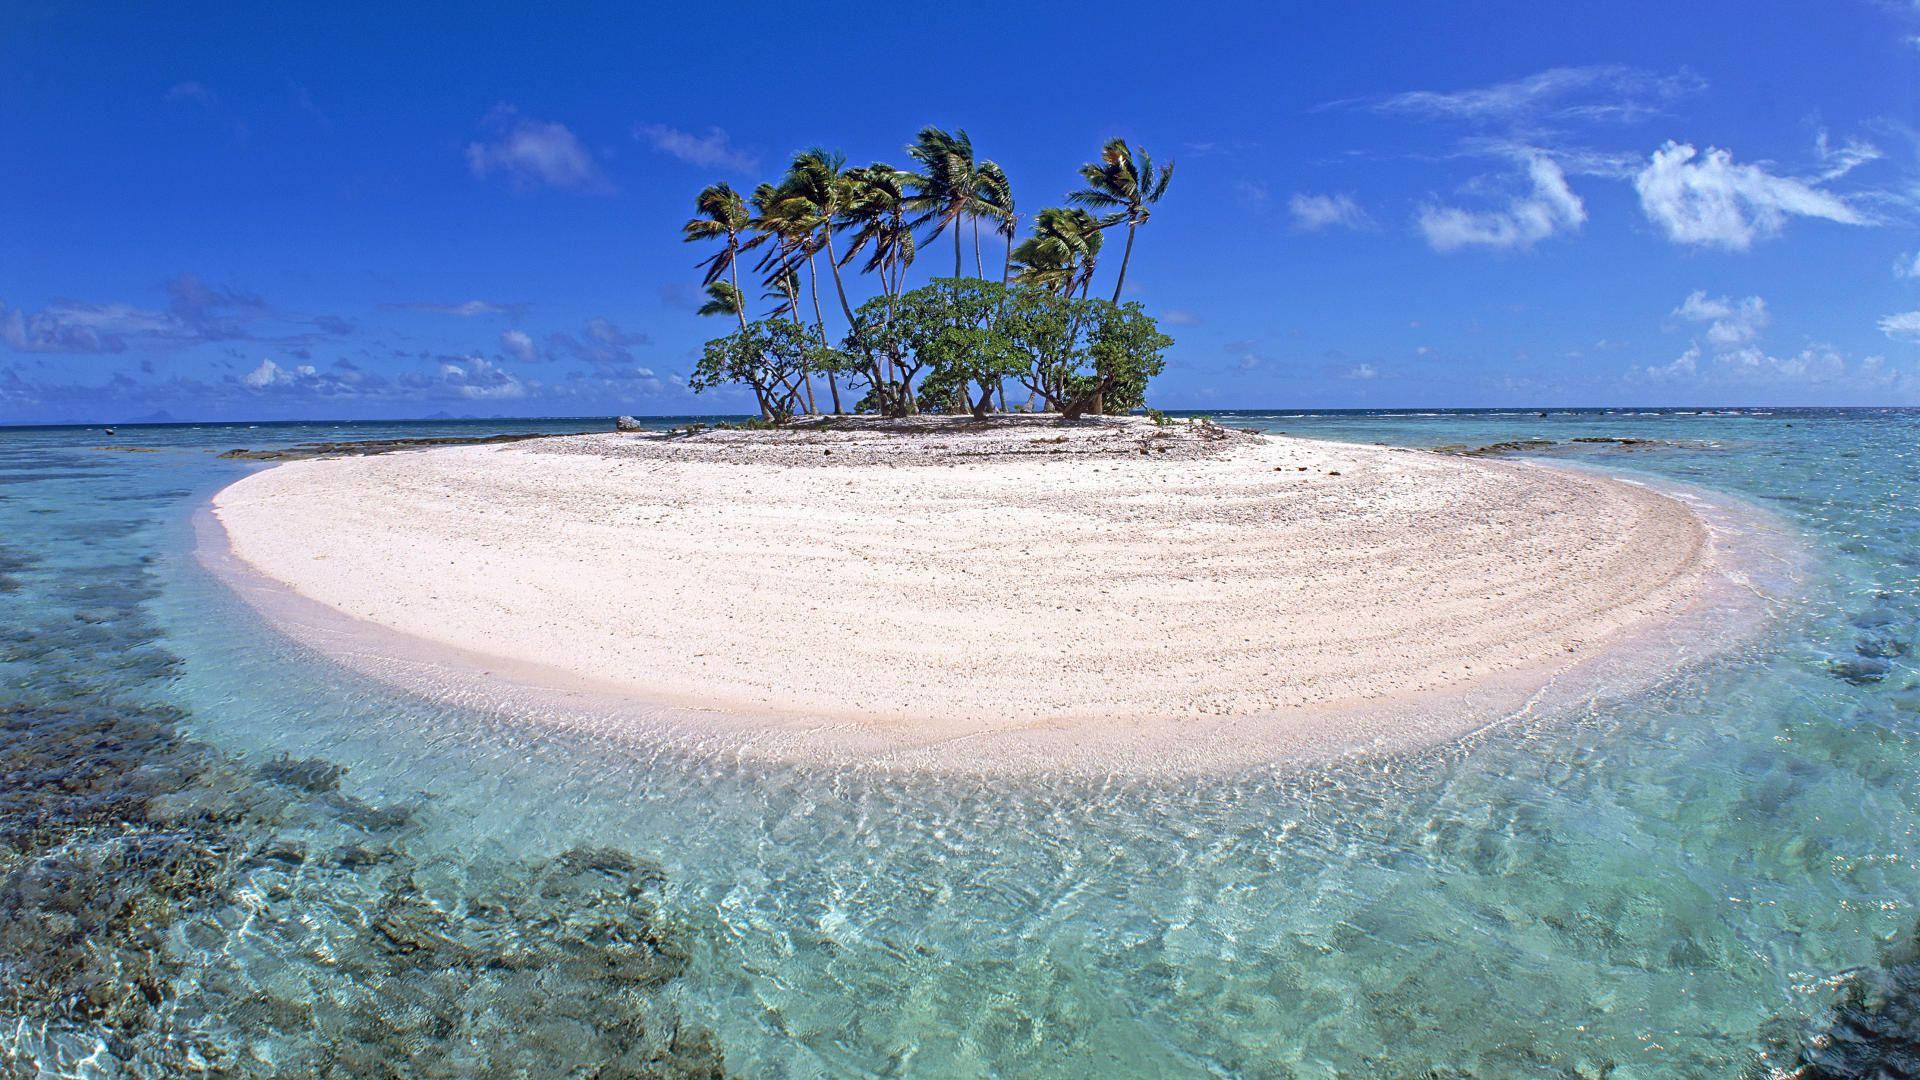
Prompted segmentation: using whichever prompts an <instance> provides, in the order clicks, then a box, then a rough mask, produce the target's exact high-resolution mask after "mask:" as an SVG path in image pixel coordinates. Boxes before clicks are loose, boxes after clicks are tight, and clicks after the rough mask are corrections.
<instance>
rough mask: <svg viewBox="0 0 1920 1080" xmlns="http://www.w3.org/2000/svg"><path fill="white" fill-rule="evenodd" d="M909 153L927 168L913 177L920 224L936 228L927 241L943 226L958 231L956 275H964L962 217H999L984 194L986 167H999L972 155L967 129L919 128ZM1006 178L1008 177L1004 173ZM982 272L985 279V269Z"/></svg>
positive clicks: (976, 256) (976, 250)
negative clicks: (947, 130) (929, 224)
mask: <svg viewBox="0 0 1920 1080" xmlns="http://www.w3.org/2000/svg"><path fill="white" fill-rule="evenodd" d="M907 155H908V156H909V157H911V158H913V159H914V160H915V161H917V162H919V163H920V165H921V167H922V168H924V169H925V170H926V172H924V173H922V174H919V175H916V176H914V177H913V181H912V183H913V186H914V188H915V191H914V195H913V198H912V200H911V208H912V209H913V210H916V211H918V212H919V214H920V217H919V218H917V219H916V220H915V221H914V226H915V227H916V228H917V227H919V226H921V225H925V224H927V223H928V222H931V223H932V224H933V231H932V232H931V233H928V234H927V237H928V239H932V238H933V237H936V236H939V235H940V233H941V231H942V230H943V229H946V228H948V227H951V228H952V229H953V276H954V277H959V276H960V273H961V261H960V258H961V257H960V219H961V218H963V217H968V218H974V219H976V221H977V219H979V218H983V217H987V218H991V217H994V216H995V214H994V209H993V206H992V205H991V204H990V203H989V202H988V201H987V199H988V196H986V195H985V194H984V193H983V181H982V177H981V173H982V171H983V170H986V169H991V171H992V172H993V173H999V172H1000V167H999V166H998V165H995V164H994V163H993V162H991V161H982V162H975V161H974V158H973V140H972V139H970V138H968V137H967V133H966V132H965V131H960V130H955V131H953V132H952V133H948V132H946V131H943V130H941V129H940V128H937V127H933V126H932V125H928V126H927V127H923V128H921V129H920V134H919V136H918V137H916V138H915V139H914V141H913V144H912V145H911V146H908V147H907ZM1002 178H1003V179H1004V176H1003V177H1002ZM973 262H974V268H975V269H976V271H977V270H979V269H980V233H979V230H978V229H976V230H975V231H974V236H973ZM980 276H982V277H985V276H986V275H985V274H984V273H982V274H981V275H980Z"/></svg>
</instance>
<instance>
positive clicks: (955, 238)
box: [952, 211, 960, 277]
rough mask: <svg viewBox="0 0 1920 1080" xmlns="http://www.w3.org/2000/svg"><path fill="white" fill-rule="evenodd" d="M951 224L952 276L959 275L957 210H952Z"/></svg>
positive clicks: (958, 217) (958, 221)
mask: <svg viewBox="0 0 1920 1080" xmlns="http://www.w3.org/2000/svg"><path fill="white" fill-rule="evenodd" d="M952 225H953V276H954V277H959V276H960V214H959V212H958V211H955V212H954V215H953V221H952Z"/></svg>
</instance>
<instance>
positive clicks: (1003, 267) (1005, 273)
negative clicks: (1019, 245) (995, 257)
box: [1000, 229, 1013, 285]
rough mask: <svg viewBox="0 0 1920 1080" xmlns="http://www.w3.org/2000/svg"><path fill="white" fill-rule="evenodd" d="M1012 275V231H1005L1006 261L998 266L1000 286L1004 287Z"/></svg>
mask: <svg viewBox="0 0 1920 1080" xmlns="http://www.w3.org/2000/svg"><path fill="white" fill-rule="evenodd" d="M1012 273H1013V231H1012V230H1011V229H1009V230H1008V231H1007V261H1005V262H1003V263H1001V264H1000V284H1002V285H1005V284H1006V283H1007V278H1008V277H1009V276H1011V275H1012Z"/></svg>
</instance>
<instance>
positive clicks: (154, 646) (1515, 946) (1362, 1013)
mask: <svg viewBox="0 0 1920 1080" xmlns="http://www.w3.org/2000/svg"><path fill="white" fill-rule="evenodd" d="M1210 415H1213V416H1215V417H1217V418H1218V419H1220V420H1221V421H1222V422H1223V423H1228V424H1232V425H1236V426H1247V427H1256V428H1261V429H1265V430H1272V431H1284V432H1286V433H1287V434H1289V435H1298V436H1307V437H1314V438H1329V439H1342V440H1350V441H1359V442H1368V443H1372V442H1384V443H1390V444H1395V445H1407V446H1437V445H1447V444H1452V445H1464V446H1481V445H1486V444H1492V443H1500V442H1507V441H1518V440H1529V439H1545V440H1551V441H1552V442H1551V445H1537V444H1536V445H1533V446H1531V447H1529V448H1526V449H1525V451H1524V452H1530V453H1535V454H1538V455H1540V456H1542V457H1544V458H1547V459H1552V460H1564V461H1569V462H1574V463H1578V464H1580V465H1583V466H1588V467H1597V468H1603V469H1607V470H1610V471H1613V472H1617V473H1621V474H1626V475H1637V476H1647V477H1652V478H1662V479H1666V480H1672V481H1680V482H1683V483H1686V484H1691V485H1697V486H1701V487H1705V488H1709V489H1713V490H1716V491H1719V492H1724V493H1728V494H1731V495H1734V496H1738V497H1741V498H1744V499H1747V500H1749V501H1751V502H1752V503H1754V504H1757V505H1758V506H1760V507H1763V508H1765V509H1766V510H1768V511H1770V512H1772V513H1773V514H1774V515H1777V516H1778V517H1779V518H1780V519H1782V520H1783V521H1785V522H1786V523H1787V524H1788V525H1789V526H1791V527H1792V528H1793V529H1794V530H1796V531H1797V532H1798V533H1799V534H1800V536H1801V537H1802V538H1803V539H1804V541H1805V543H1806V544H1807V546H1808V549H1809V550H1810V552H1811V554H1812V556H1813V563H1812V571H1811V574H1810V576H1809V578H1808V580H1807V581H1806V583H1805V585H1804V588H1803V590H1802V592H1801V593H1800V594H1799V595H1797V596H1795V597H1793V598H1792V600H1791V602H1789V603H1788V604H1786V605H1785V607H1784V608H1783V610H1782V611H1781V613H1780V615H1779V617H1778V618H1777V619H1776V621H1775V622H1774V623H1773V625H1772V626H1771V627H1770V628H1769V629H1768V630H1767V632H1766V633H1765V634H1763V635H1761V636H1760V637H1759V638H1758V639H1757V640H1755V641H1753V642H1751V643H1748V644H1744V645H1741V646H1740V647H1738V648H1737V649H1735V650H1734V651H1732V652H1731V653H1729V654H1727V655H1724V656H1722V657H1720V658H1718V659H1716V660H1713V661H1711V662H1709V663H1707V664H1705V665H1703V666H1701V667H1699V668H1697V669H1690V670H1688V671H1687V672H1686V673H1685V674H1684V675H1682V676H1679V677H1676V678H1673V679H1670V680H1668V681H1666V682H1665V683H1663V684H1662V685H1660V686H1659V687H1658V688H1657V689H1655V690H1653V691H1651V692H1647V693H1643V694H1640V695H1637V696H1635V697H1633V698H1631V699H1629V700H1627V701H1624V702H1618V703H1614V704H1609V705H1604V706H1602V705H1595V706H1593V707H1590V708H1587V709H1584V710H1581V711H1579V712H1578V713H1577V714H1575V715H1571V716H1558V717H1552V718H1546V719H1532V720H1523V721H1516V722H1513V723H1510V724H1506V725H1502V726H1498V727H1495V728H1493V729H1491V730H1488V731H1486V732H1483V733H1481V734H1478V735H1476V736H1473V737H1471V738H1468V739H1465V740H1462V741H1459V742H1455V743H1451V744H1448V745H1445V746H1441V747H1438V748H1434V749H1431V750H1427V751H1422V752H1418V753H1412V754H1404V755H1395V756H1390V757H1371V758H1364V759H1357V760H1352V761H1344V762H1341V763H1338V764H1334V765H1316V766H1310V767H1303V766H1295V767H1287V768H1267V769H1260V770H1254V771H1250V772H1246V773H1243V774H1236V775H1231V776H1220V777H1215V778H1209V779H1205V780H1195V779H1184V780H1161V781H1154V782H1140V781H1131V780H1129V779H1127V778H1126V777H1113V778H1110V779H1108V780H1105V781H1101V782H1090V781H1086V780H1084V779H1081V780H1071V781H1069V780H1065V779H1063V780H1060V781H1057V782H1052V781H1048V780H1046V779H1039V780H1030V781H1006V780H999V781H988V780H979V779H958V778H939V777H928V776H918V777H908V778H903V777H900V776H897V775H892V774H884V773H878V772H872V771H862V770H852V771H839V772H831V771H822V770H811V771H810V770H804V769H794V770H769V769H768V768H766V767H762V766H754V767H749V766H746V765H743V764H739V763H737V762H734V761H732V760H730V759H728V758H726V757H725V756H724V755H718V756H712V755H709V756H685V755H684V754H683V753H682V752H678V751H676V752H673V753H668V752H663V751H652V750H649V748H647V747H645V746H633V745H626V744H621V743H609V742H596V741H593V740H591V739H589V738H588V737H586V736H582V735H577V734H569V733H565V732H561V731H558V730H543V729H538V728H527V727H523V726H519V725H516V724H512V723H508V722H505V721H503V720H501V719H500V718H497V717H490V716H485V715H477V714H464V713H460V712H456V711H453V710H450V709H447V708H444V707H439V706H428V705H424V704H421V703H418V702H416V701H413V700H409V699H406V698H404V697H401V696H399V695H397V694H395V693H393V692H391V691H389V690H387V689H386V688H384V687H382V686H380V685H377V684H374V683H371V682H369V681H367V680H365V679H363V678H361V677H358V676H354V675H351V674H349V673H347V672H345V671H343V670H341V669H340V668H337V667H335V666H333V665H330V664H328V663H327V662H325V661H323V660H320V659H317V658H316V657H314V656H312V655H311V654H309V653H308V652H306V651H305V650H303V649H302V648H300V647H298V646H296V645H294V644H292V643H291V642H289V641H287V640H285V639H283V638H281V637H279V636H277V635H276V634H275V633H274V632H272V631H271V630H269V629H267V628H266V627H265V625H264V624H263V623H262V622H261V620H260V619H259V618H258V617H256V616H255V615H254V614H253V612H252V611H251V610H250V609H248V608H247V607H246V606H245V605H244V604H242V603H240V602H239V601H238V600H237V599H236V598H235V597H234V596H233V595H231V594H230V593H229V592H228V591H227V589H226V588H225V587H224V586H223V585H221V584H220V583H219V582H218V581H217V580H215V579H214V578H213V577H212V576H211V575H210V574H209V573H208V572H207V571H206V570H205V569H203V568H202V566H201V565H200V563H199V562H198V560H197V558H196V556H195V554H194V545H195V523H194V519H195V516H196V514H198V513H199V512H201V511H202V509H203V508H204V507H205V505H206V503H207V500H208V498H209V497H210V496H211V495H212V494H213V492H215V491H216V490H218V489H219V488H221V487H223V486H225V485H226V484H228V483H230V482H232V481H233V480H234V479H236V478H237V477H239V476H241V475H244V474H245V473H246V472H247V471H249V470H251V469H255V468H260V467H262V466H260V465H258V464H255V463H249V462H245V461H234V460H226V459H221V458H219V457H218V456H217V454H218V453H219V452H220V451H225V450H228V449H232V448H235V447H247V448H254V449H262V448H272V447H277V446H286V445H290V444H296V443H303V442H309V441H315V440H345V439H374V438H393V437H411V436H477V435H486V434H494V433H503V432H517V431H543V432H545V431H550V432H564V431H590V430H596V431H603V430H607V429H609V428H610V426H611V422H610V420H608V419H602V418H595V419H589V420H558V421H479V420H474V421H431V422H429V421H421V422H406V423H370V422H369V423H352V424H345V423H340V424H335V423H301V424H259V425H214V424H205V425H161V426H124V427H121V428H119V430H118V434H117V435H116V436H113V437H111V438H110V437H108V436H106V435H104V434H103V432H102V429H100V428H98V427H93V428H78V427H73V428H14V429H0V723H3V724H4V725H5V731H4V734H3V735H0V837H3V838H4V843H0V1063H4V1064H6V1065H8V1066H10V1067H11V1068H13V1069H15V1070H17V1071H21V1072H23V1073H25V1074H27V1075H31V1074H32V1072H33V1069H34V1067H36V1066H37V1067H39V1068H41V1069H44V1070H45V1071H46V1072H47V1073H48V1074H50V1075H56V1074H67V1075H88V1076H91V1075H99V1076H114V1075H129V1074H131V1075H154V1076H160V1075H174V1074H177V1073H178V1072H180V1071H182V1070H185V1069H192V1068H209V1069H214V1070H225V1071H229V1072H232V1073H236V1074H239V1075H311V1074H335V1075H368V1074H370V1073H371V1074H380V1073H381V1072H382V1071H383V1069H387V1068H391V1069H395V1070H399V1071H412V1072H419V1073H426V1074H431V1075H458V1076H474V1075H533V1076H551V1075H564V1074H565V1073H566V1072H567V1070H568V1067H569V1066H570V1065H580V1066H597V1065H605V1064H609V1063H612V1064H613V1065H615V1066H618V1067H619V1068H629V1069H632V1070H634V1071H643V1070H645V1069H654V1070H657V1071H659V1072H665V1073H675V1072H684V1073H692V1074H699V1073H700V1072H701V1071H702V1070H708V1069H710V1068H711V1067H712V1065H713V1064H714V1061H715V1059H716V1056H723V1057H724V1062H725V1067H726V1069H727V1071H728V1072H731V1073H736V1074H738V1075H742V1076H776V1077H778V1076H793V1077H801V1076H862V1075H878V1076H888V1075H908V1076H949V1075H951V1076H980V1075H1007V1076H1015V1075H1017V1076H1073V1077H1082V1076H1161V1075H1166V1076H1174V1075H1221V1076H1274V1077H1286V1076H1306V1077H1314V1076H1427V1075H1432V1076H1456V1075H1473V1076H1540V1077H1572V1076H1578V1077H1601V1076H1609V1077H1616V1078H1625V1077H1649V1076H1741V1075H1747V1074H1751V1075H1767V1074H1768V1071H1769V1070H1770V1069H1776V1068H1781V1069H1784V1068H1786V1067H1789V1066H1790V1065H1791V1063H1792V1062H1793V1060H1794V1056H1795V1055H1796V1054H1799V1053H1802V1052H1803V1047H1804V1046H1805V1045H1806V1041H1807V1040H1808V1039H1809V1038H1810V1037H1813V1036H1815V1034H1816V1033H1819V1032H1823V1031H1827V1030H1828V1029H1829V1028H1830V1027H1832V1028H1833V1030H1834V1031H1837V1032H1838V1036H1837V1037H1822V1038H1821V1039H1816V1042H1818V1043H1820V1044H1821V1045H1824V1046H1825V1049H1823V1050H1819V1051H1816V1052H1815V1053H1816V1054H1817V1055H1819V1056H1820V1057H1821V1059H1822V1060H1823V1061H1824V1062H1825V1063H1826V1064H1827V1065H1830V1066H1831V1067H1832V1068H1833V1070H1834V1072H1833V1074H1834V1075H1849V1074H1857V1075H1867V1074H1868V1073H1867V1065H1868V1064H1869V1063H1870V1060H1871V1059H1870V1055H1871V1054H1872V1053H1874V1052H1877V1051H1878V1050H1881V1049H1884V1048H1885V1046H1886V1045H1887V1042H1888V1040H1889V1039H1892V1038H1893V1037H1895V1036H1897V1035H1899V1034H1900V1033H1901V1032H1902V1030H1903V1029H1902V1028H1901V1026H1900V1025H1901V1023H1902V1022H1903V1021H1902V1020H1901V1018H1900V1010H1902V1009H1905V1010H1908V1011H1909V1012H1911V1011H1912V1010H1915V1009H1920V966H1916V965H1915V964H1914V963H1913V956H1914V950H1913V932H1914V928H1915V923H1916V919H1920V911H1916V906H1915V905H1916V901H1920V863H1917V862H1916V859H1920V848H1917V846H1916V839H1917V838H1920V837H1917V834H1916V826H1920V770H1916V768H1915V763H1916V760H1920V656H1916V654H1917V653H1920V626H1917V620H1920V412H1912V411H1899V410H1817V409H1816V410H1807V409H1751V410H1722V411H1712V410H1692V411H1676V410H1648V411H1634V410H1611V411H1598V410H1589V411H1558V410H1551V411H1549V412H1548V413H1547V414H1546V415H1539V414H1536V413H1534V412H1532V411H1501V412H1477V411H1433V412H1338V413H1294V412H1216V413H1212V414H1210ZM656 422H657V423H658V424H659V425H660V426H663V427H664V426H667V425H668V424H670V423H674V422H680V421H670V420H661V421H649V423H656ZM1577 438H1587V439H1595V438H1606V439H1625V438H1632V439H1642V440H1648V441H1647V442H1642V443H1637V444H1620V443H1613V442H1578V443H1576V442H1572V441H1571V440H1574V439H1577ZM108 447H112V448H115V449H106V448H108ZM135 447H138V448H140V450H139V451H137V452H129V449H130V448H135ZM645 542H646V537H645V535H644V534H643V533H636V535H635V537H634V543H636V544H644V543H645ZM1836 1006H1840V1007H1842V1010H1843V1015H1842V1016H1841V1017H1840V1020H1841V1022H1840V1023H1839V1024H1838V1025H1837V1026H1836V1025H1835V1015H1834V1010H1835V1008H1836ZM1904 1023H1905V1024H1906V1025H1908V1026H1907V1027H1905V1028H1904V1032H1905V1034H1906V1035H1907V1036H1908V1037H1912V1036H1913V1035H1914V1034H1915V1029H1914V1023H1915V1022H1914V1020H1913V1018H1912V1016H1911V1015H1909V1016H1907V1017H1906V1018H1905V1020H1904ZM621 1055H624V1056H621ZM619 1068H615V1069H613V1070H611V1071H612V1072H615V1073H618V1071H619Z"/></svg>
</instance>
